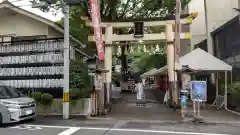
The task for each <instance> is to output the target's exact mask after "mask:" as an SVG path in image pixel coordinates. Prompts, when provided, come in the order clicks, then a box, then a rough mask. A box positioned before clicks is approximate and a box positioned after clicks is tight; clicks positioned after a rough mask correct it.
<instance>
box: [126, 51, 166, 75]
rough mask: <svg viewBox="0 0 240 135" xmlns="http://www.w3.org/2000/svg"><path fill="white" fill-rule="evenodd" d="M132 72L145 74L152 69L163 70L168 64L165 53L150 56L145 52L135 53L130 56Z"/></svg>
mask: <svg viewBox="0 0 240 135" xmlns="http://www.w3.org/2000/svg"><path fill="white" fill-rule="evenodd" d="M128 59H129V60H128V61H130V62H131V63H130V65H131V69H132V71H138V72H141V73H143V72H145V71H147V70H149V69H152V68H157V69H158V68H161V67H163V66H165V65H166V64H167V58H166V55H165V54H163V53H155V54H152V55H149V54H148V53H145V52H135V53H131V54H129V56H128Z"/></svg>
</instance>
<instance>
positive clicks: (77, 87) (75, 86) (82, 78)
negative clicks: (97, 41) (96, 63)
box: [70, 60, 91, 97]
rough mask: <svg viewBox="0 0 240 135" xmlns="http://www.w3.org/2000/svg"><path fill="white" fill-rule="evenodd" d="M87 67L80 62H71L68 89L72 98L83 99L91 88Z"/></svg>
mask: <svg viewBox="0 0 240 135" xmlns="http://www.w3.org/2000/svg"><path fill="white" fill-rule="evenodd" d="M90 81H91V80H90V76H89V75H88V66H87V65H86V64H85V63H83V62H82V61H77V60H76V61H71V66H70V88H71V91H72V94H73V97H84V96H85V95H86V94H88V93H89V91H90V88H91V82H90Z"/></svg>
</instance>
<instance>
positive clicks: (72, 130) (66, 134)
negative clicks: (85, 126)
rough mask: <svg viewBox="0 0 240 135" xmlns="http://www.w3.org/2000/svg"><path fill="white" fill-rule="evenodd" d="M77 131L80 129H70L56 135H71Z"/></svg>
mask: <svg viewBox="0 0 240 135" xmlns="http://www.w3.org/2000/svg"><path fill="white" fill-rule="evenodd" d="M79 129H81V128H80V127H71V128H69V129H67V130H65V131H63V132H61V133H59V134H57V135H71V134H73V133H75V132H77V131H78V130H79Z"/></svg>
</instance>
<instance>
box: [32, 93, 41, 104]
mask: <svg viewBox="0 0 240 135" xmlns="http://www.w3.org/2000/svg"><path fill="white" fill-rule="evenodd" d="M41 95H42V92H32V93H31V97H32V98H34V99H35V101H36V102H37V103H40V102H41Z"/></svg>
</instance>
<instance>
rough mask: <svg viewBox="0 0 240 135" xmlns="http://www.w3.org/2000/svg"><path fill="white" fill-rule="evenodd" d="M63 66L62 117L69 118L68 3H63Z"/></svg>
mask: <svg viewBox="0 0 240 135" xmlns="http://www.w3.org/2000/svg"><path fill="white" fill-rule="evenodd" d="M63 4H64V5H63V14H64V54H63V57H64V66H63V73H64V75H63V76H64V77H63V78H64V79H63V119H68V118H69V5H67V4H65V3H63Z"/></svg>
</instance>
